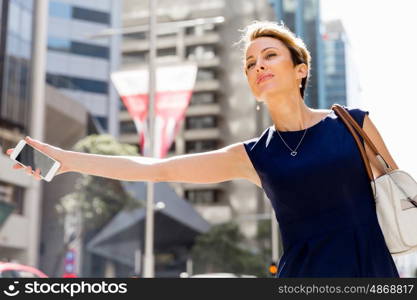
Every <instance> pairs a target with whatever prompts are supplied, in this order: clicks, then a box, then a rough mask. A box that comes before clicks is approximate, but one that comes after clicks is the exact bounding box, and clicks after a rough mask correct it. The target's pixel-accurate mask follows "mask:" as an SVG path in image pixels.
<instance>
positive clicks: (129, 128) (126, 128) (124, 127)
mask: <svg viewBox="0 0 417 300" xmlns="http://www.w3.org/2000/svg"><path fill="white" fill-rule="evenodd" d="M137 132H138V131H137V129H136V126H135V123H134V122H133V121H122V122H120V133H137Z"/></svg>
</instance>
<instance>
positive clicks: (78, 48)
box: [48, 37, 109, 58]
mask: <svg viewBox="0 0 417 300" xmlns="http://www.w3.org/2000/svg"><path fill="white" fill-rule="evenodd" d="M48 49H49V50H54V51H60V52H67V53H73V54H79V55H85V56H91V57H99V58H109V48H108V47H103V46H97V45H92V44H87V43H81V42H72V41H70V40H67V39H61V38H56V37H48Z"/></svg>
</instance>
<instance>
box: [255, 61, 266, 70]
mask: <svg viewBox="0 0 417 300" xmlns="http://www.w3.org/2000/svg"><path fill="white" fill-rule="evenodd" d="M259 70H265V67H264V66H263V65H262V63H259V64H258V62H256V72H259Z"/></svg>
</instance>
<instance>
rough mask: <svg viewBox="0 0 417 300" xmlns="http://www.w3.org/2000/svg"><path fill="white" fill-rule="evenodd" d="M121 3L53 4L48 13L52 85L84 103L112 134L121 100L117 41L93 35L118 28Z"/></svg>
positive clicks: (60, 0) (79, 0)
mask: <svg viewBox="0 0 417 300" xmlns="http://www.w3.org/2000/svg"><path fill="white" fill-rule="evenodd" d="M120 5H121V1H115V0H102V1H93V0H87V1H85V0H49V12H48V14H49V19H48V42H47V43H48V55H47V74H46V81H47V83H48V84H50V85H52V86H54V87H55V88H58V89H60V90H61V91H62V92H63V93H64V94H66V95H67V96H69V97H71V98H73V99H74V100H75V101H78V102H79V103H81V104H83V105H84V106H85V107H86V108H87V109H88V111H89V112H90V113H91V115H92V116H93V117H94V118H95V119H96V120H97V121H98V123H99V125H100V126H101V128H102V130H103V131H106V132H110V133H112V134H115V131H116V129H115V128H114V125H115V124H116V123H117V122H115V115H116V112H115V111H114V108H115V104H116V103H117V102H116V101H117V100H118V98H117V96H116V93H115V91H114V88H113V87H112V85H111V84H110V77H109V74H110V73H111V71H112V70H113V69H114V68H115V67H116V65H117V64H118V56H119V52H118V42H117V41H118V39H117V37H116V38H112V37H109V38H100V39H98V38H94V35H96V34H99V33H100V32H102V31H103V30H105V29H108V28H109V27H118V26H119V23H118V17H119V15H120V11H119V10H120ZM116 108H117V106H116ZM116 125H117V124H116Z"/></svg>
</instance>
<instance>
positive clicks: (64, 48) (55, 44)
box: [48, 37, 71, 52]
mask: <svg viewBox="0 0 417 300" xmlns="http://www.w3.org/2000/svg"><path fill="white" fill-rule="evenodd" d="M48 49H49V50H55V51H60V52H70V50H71V42H70V41H69V40H66V39H60V38H55V37H48Z"/></svg>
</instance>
